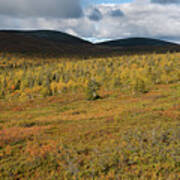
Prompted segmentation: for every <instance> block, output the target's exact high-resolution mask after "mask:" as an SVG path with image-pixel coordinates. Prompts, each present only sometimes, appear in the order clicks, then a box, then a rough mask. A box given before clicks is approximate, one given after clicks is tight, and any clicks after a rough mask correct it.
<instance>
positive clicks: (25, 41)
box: [0, 30, 180, 58]
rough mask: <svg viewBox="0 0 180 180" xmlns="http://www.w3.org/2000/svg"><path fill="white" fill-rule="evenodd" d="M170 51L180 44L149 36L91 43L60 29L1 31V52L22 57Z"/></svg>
mask: <svg viewBox="0 0 180 180" xmlns="http://www.w3.org/2000/svg"><path fill="white" fill-rule="evenodd" d="M167 51H173V52H174V51H178V52H180V46H179V45H177V44H175V43H170V42H165V41H161V40H156V39H149V38H128V39H121V40H113V41H107V42H102V43H97V44H92V43H90V42H88V41H85V40H83V39H81V38H78V37H75V36H72V35H69V34H66V33H63V32H58V31H49V30H38V31H15V30H1V31H0V52H5V53H10V54H20V55H21V56H33V57H34V56H36V57H37V56H40V57H43V58H49V57H78V58H79V57H82V58H89V57H97V56H98V57H102V56H113V55H123V54H140V53H141V54H142V53H151V52H158V53H164V52H167Z"/></svg>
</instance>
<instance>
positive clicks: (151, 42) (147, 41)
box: [97, 38, 177, 48]
mask: <svg viewBox="0 0 180 180" xmlns="http://www.w3.org/2000/svg"><path fill="white" fill-rule="evenodd" d="M97 45H102V46H107V47H123V48H125V47H145V46H149V47H152V46H175V45H177V44H175V43H170V42H166V41H162V40H157V39H151V38H127V39H119V40H112V41H106V42H102V43H98V44H97Z"/></svg>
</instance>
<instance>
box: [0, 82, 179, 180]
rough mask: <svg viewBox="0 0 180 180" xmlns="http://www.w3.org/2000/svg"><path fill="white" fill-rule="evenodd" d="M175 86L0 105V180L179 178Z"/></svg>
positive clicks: (177, 86)
mask: <svg viewBox="0 0 180 180" xmlns="http://www.w3.org/2000/svg"><path fill="white" fill-rule="evenodd" d="M179 87H180V84H178V83H174V84H170V85H168V84H167V85H156V86H155V87H154V88H153V89H152V90H151V91H150V92H148V93H146V94H139V95H137V96H136V95H128V94H126V93H122V92H120V91H118V90H112V91H102V92H100V94H101V95H102V98H101V99H98V100H96V101H87V100H85V99H86V98H85V97H84V94H83V93H77V94H76V95H73V94H72V93H67V94H63V95H59V96H52V97H46V98H43V99H33V100H28V101H24V102H18V101H17V102H16V101H6V100H1V101H0V179H13V180H14V179H69V180H71V179H109V180H110V179H143V180H144V179H162V180H167V179H169V180H177V179H180V98H179V97H180V91H179V89H180V88H179Z"/></svg>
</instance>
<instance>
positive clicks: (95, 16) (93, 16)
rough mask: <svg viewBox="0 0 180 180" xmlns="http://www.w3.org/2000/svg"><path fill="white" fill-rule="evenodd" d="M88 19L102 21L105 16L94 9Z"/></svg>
mask: <svg viewBox="0 0 180 180" xmlns="http://www.w3.org/2000/svg"><path fill="white" fill-rule="evenodd" d="M88 18H89V19H90V20H92V21H100V20H101V19H102V18H103V16H102V14H101V12H100V11H99V9H97V8H93V9H92V10H91V12H90V14H89V15H88Z"/></svg>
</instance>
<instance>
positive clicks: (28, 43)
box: [0, 30, 94, 56]
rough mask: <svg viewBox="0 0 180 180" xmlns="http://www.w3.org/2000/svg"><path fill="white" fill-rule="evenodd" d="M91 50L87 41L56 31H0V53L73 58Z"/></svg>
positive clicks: (90, 45) (91, 46) (91, 47)
mask: <svg viewBox="0 0 180 180" xmlns="http://www.w3.org/2000/svg"><path fill="white" fill-rule="evenodd" d="M93 48H94V46H93V44H92V43H90V42H88V41H85V40H82V39H80V38H78V37H75V36H72V35H69V34H66V33H63V32H58V31H49V30H39V31H14V30H2V31H0V51H5V52H10V53H24V54H29V55H31V54H47V55H52V56H56V55H57V56H66V55H69V56H71V55H72V56H73V55H76V54H83V53H87V51H88V52H89V51H91V49H93Z"/></svg>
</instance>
